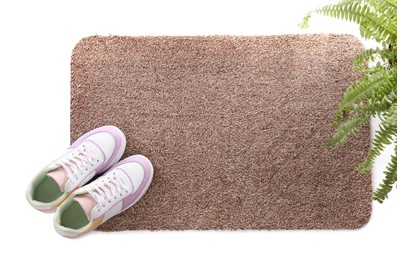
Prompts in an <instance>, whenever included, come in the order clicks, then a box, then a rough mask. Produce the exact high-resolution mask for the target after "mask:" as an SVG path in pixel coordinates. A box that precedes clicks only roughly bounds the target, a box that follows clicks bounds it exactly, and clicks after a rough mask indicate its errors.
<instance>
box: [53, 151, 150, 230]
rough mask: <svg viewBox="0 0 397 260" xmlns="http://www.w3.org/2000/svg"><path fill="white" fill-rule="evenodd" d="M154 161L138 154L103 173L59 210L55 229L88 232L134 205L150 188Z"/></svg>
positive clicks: (72, 196)
mask: <svg viewBox="0 0 397 260" xmlns="http://www.w3.org/2000/svg"><path fill="white" fill-rule="evenodd" d="M152 178H153V166H152V163H151V162H150V161H149V159H147V158H146V157H145V156H143V155H134V156H131V157H128V158H126V159H124V160H123V161H121V162H119V163H118V164H116V165H115V166H114V167H113V168H112V169H110V170H109V171H108V172H107V173H105V174H104V175H103V176H101V177H99V178H98V179H97V180H95V181H93V182H92V183H90V184H88V185H86V186H84V187H82V188H80V189H78V190H76V191H75V192H73V193H72V194H71V195H70V196H69V198H67V199H66V200H65V201H64V202H63V203H62V205H60V206H59V207H58V209H57V211H56V213H55V217H54V227H55V230H56V231H57V232H58V233H59V234H61V235H62V236H65V237H77V236H79V235H82V234H84V233H87V232H89V231H91V230H93V229H95V228H96V227H98V226H99V225H100V224H102V223H104V222H105V221H107V220H108V219H109V218H111V217H113V216H115V215H117V214H119V213H121V212H123V211H124V210H126V209H128V208H129V207H131V206H133V205H134V204H135V203H137V202H138V200H139V199H140V198H141V197H142V196H143V194H144V193H145V192H146V190H147V189H148V188H149V185H150V183H151V182H152Z"/></svg>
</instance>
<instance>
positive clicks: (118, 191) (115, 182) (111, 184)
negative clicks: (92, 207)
mask: <svg viewBox="0 0 397 260" xmlns="http://www.w3.org/2000/svg"><path fill="white" fill-rule="evenodd" d="M87 191H88V192H89V193H90V194H91V196H92V197H93V198H94V199H95V201H96V202H97V203H99V204H100V205H101V206H102V207H106V203H109V204H110V203H111V202H112V200H113V199H114V200H116V199H117V196H120V197H121V196H123V192H125V193H128V186H127V184H125V183H124V182H123V180H122V179H121V178H120V177H118V176H117V175H116V173H115V172H113V173H112V174H108V175H106V176H103V177H100V178H98V179H97V180H96V181H94V182H93V183H91V184H89V185H88V187H87ZM99 211H101V210H100V209H99Z"/></svg>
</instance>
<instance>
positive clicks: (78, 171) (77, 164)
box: [57, 143, 99, 184]
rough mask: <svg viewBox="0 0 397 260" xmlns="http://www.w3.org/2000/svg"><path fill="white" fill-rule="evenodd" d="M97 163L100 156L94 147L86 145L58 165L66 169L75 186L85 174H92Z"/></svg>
mask: <svg viewBox="0 0 397 260" xmlns="http://www.w3.org/2000/svg"><path fill="white" fill-rule="evenodd" d="M95 162H99V158H98V156H97V155H96V153H95V152H94V151H93V149H92V147H91V146H90V145H89V144H87V143H85V144H83V145H82V146H81V147H80V148H78V149H76V150H75V151H73V152H72V153H71V154H69V155H67V156H66V157H64V158H62V159H61V160H59V161H58V162H57V164H58V165H60V166H62V167H63V168H64V169H65V171H66V173H67V175H68V177H69V179H70V181H71V183H72V184H73V183H74V182H75V181H78V180H79V179H80V178H81V177H83V176H84V175H85V174H87V173H88V172H91V170H92V167H93V166H94V163H95Z"/></svg>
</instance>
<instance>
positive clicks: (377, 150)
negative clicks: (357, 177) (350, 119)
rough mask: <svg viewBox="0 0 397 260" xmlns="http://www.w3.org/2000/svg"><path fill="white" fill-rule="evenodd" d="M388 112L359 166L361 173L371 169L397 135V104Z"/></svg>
mask: <svg viewBox="0 0 397 260" xmlns="http://www.w3.org/2000/svg"><path fill="white" fill-rule="evenodd" d="M388 112H389V113H388V115H387V117H385V118H384V119H383V120H382V122H381V123H380V125H379V130H378V131H376V133H375V138H374V140H373V142H372V148H371V149H370V151H369V152H368V156H367V158H366V159H365V161H364V162H362V163H361V164H359V165H358V166H357V170H358V171H359V172H361V173H365V172H368V171H370V170H371V168H372V165H373V162H374V160H375V158H376V157H377V156H379V155H380V154H381V153H382V152H383V150H384V148H385V146H386V145H390V144H392V142H393V140H394V137H395V136H396V135H397V104H395V105H393V106H392V107H391V108H390V109H389V111H388Z"/></svg>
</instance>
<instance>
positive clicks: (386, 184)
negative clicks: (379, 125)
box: [372, 144, 397, 203]
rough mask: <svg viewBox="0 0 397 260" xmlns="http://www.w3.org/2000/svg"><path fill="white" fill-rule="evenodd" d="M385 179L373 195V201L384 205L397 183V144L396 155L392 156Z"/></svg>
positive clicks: (395, 147)
mask: <svg viewBox="0 0 397 260" xmlns="http://www.w3.org/2000/svg"><path fill="white" fill-rule="evenodd" d="M383 173H384V174H385V177H384V179H383V181H382V183H381V184H380V185H379V188H377V189H376V191H375V192H374V193H373V195H372V199H374V200H376V201H378V202H379V203H383V201H384V200H385V199H387V197H388V194H389V192H390V191H391V190H392V188H393V185H394V184H395V183H396V182H397V144H396V145H395V146H394V154H393V155H392V156H391V160H390V162H389V163H388V165H387V167H386V171H384V172H383Z"/></svg>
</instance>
